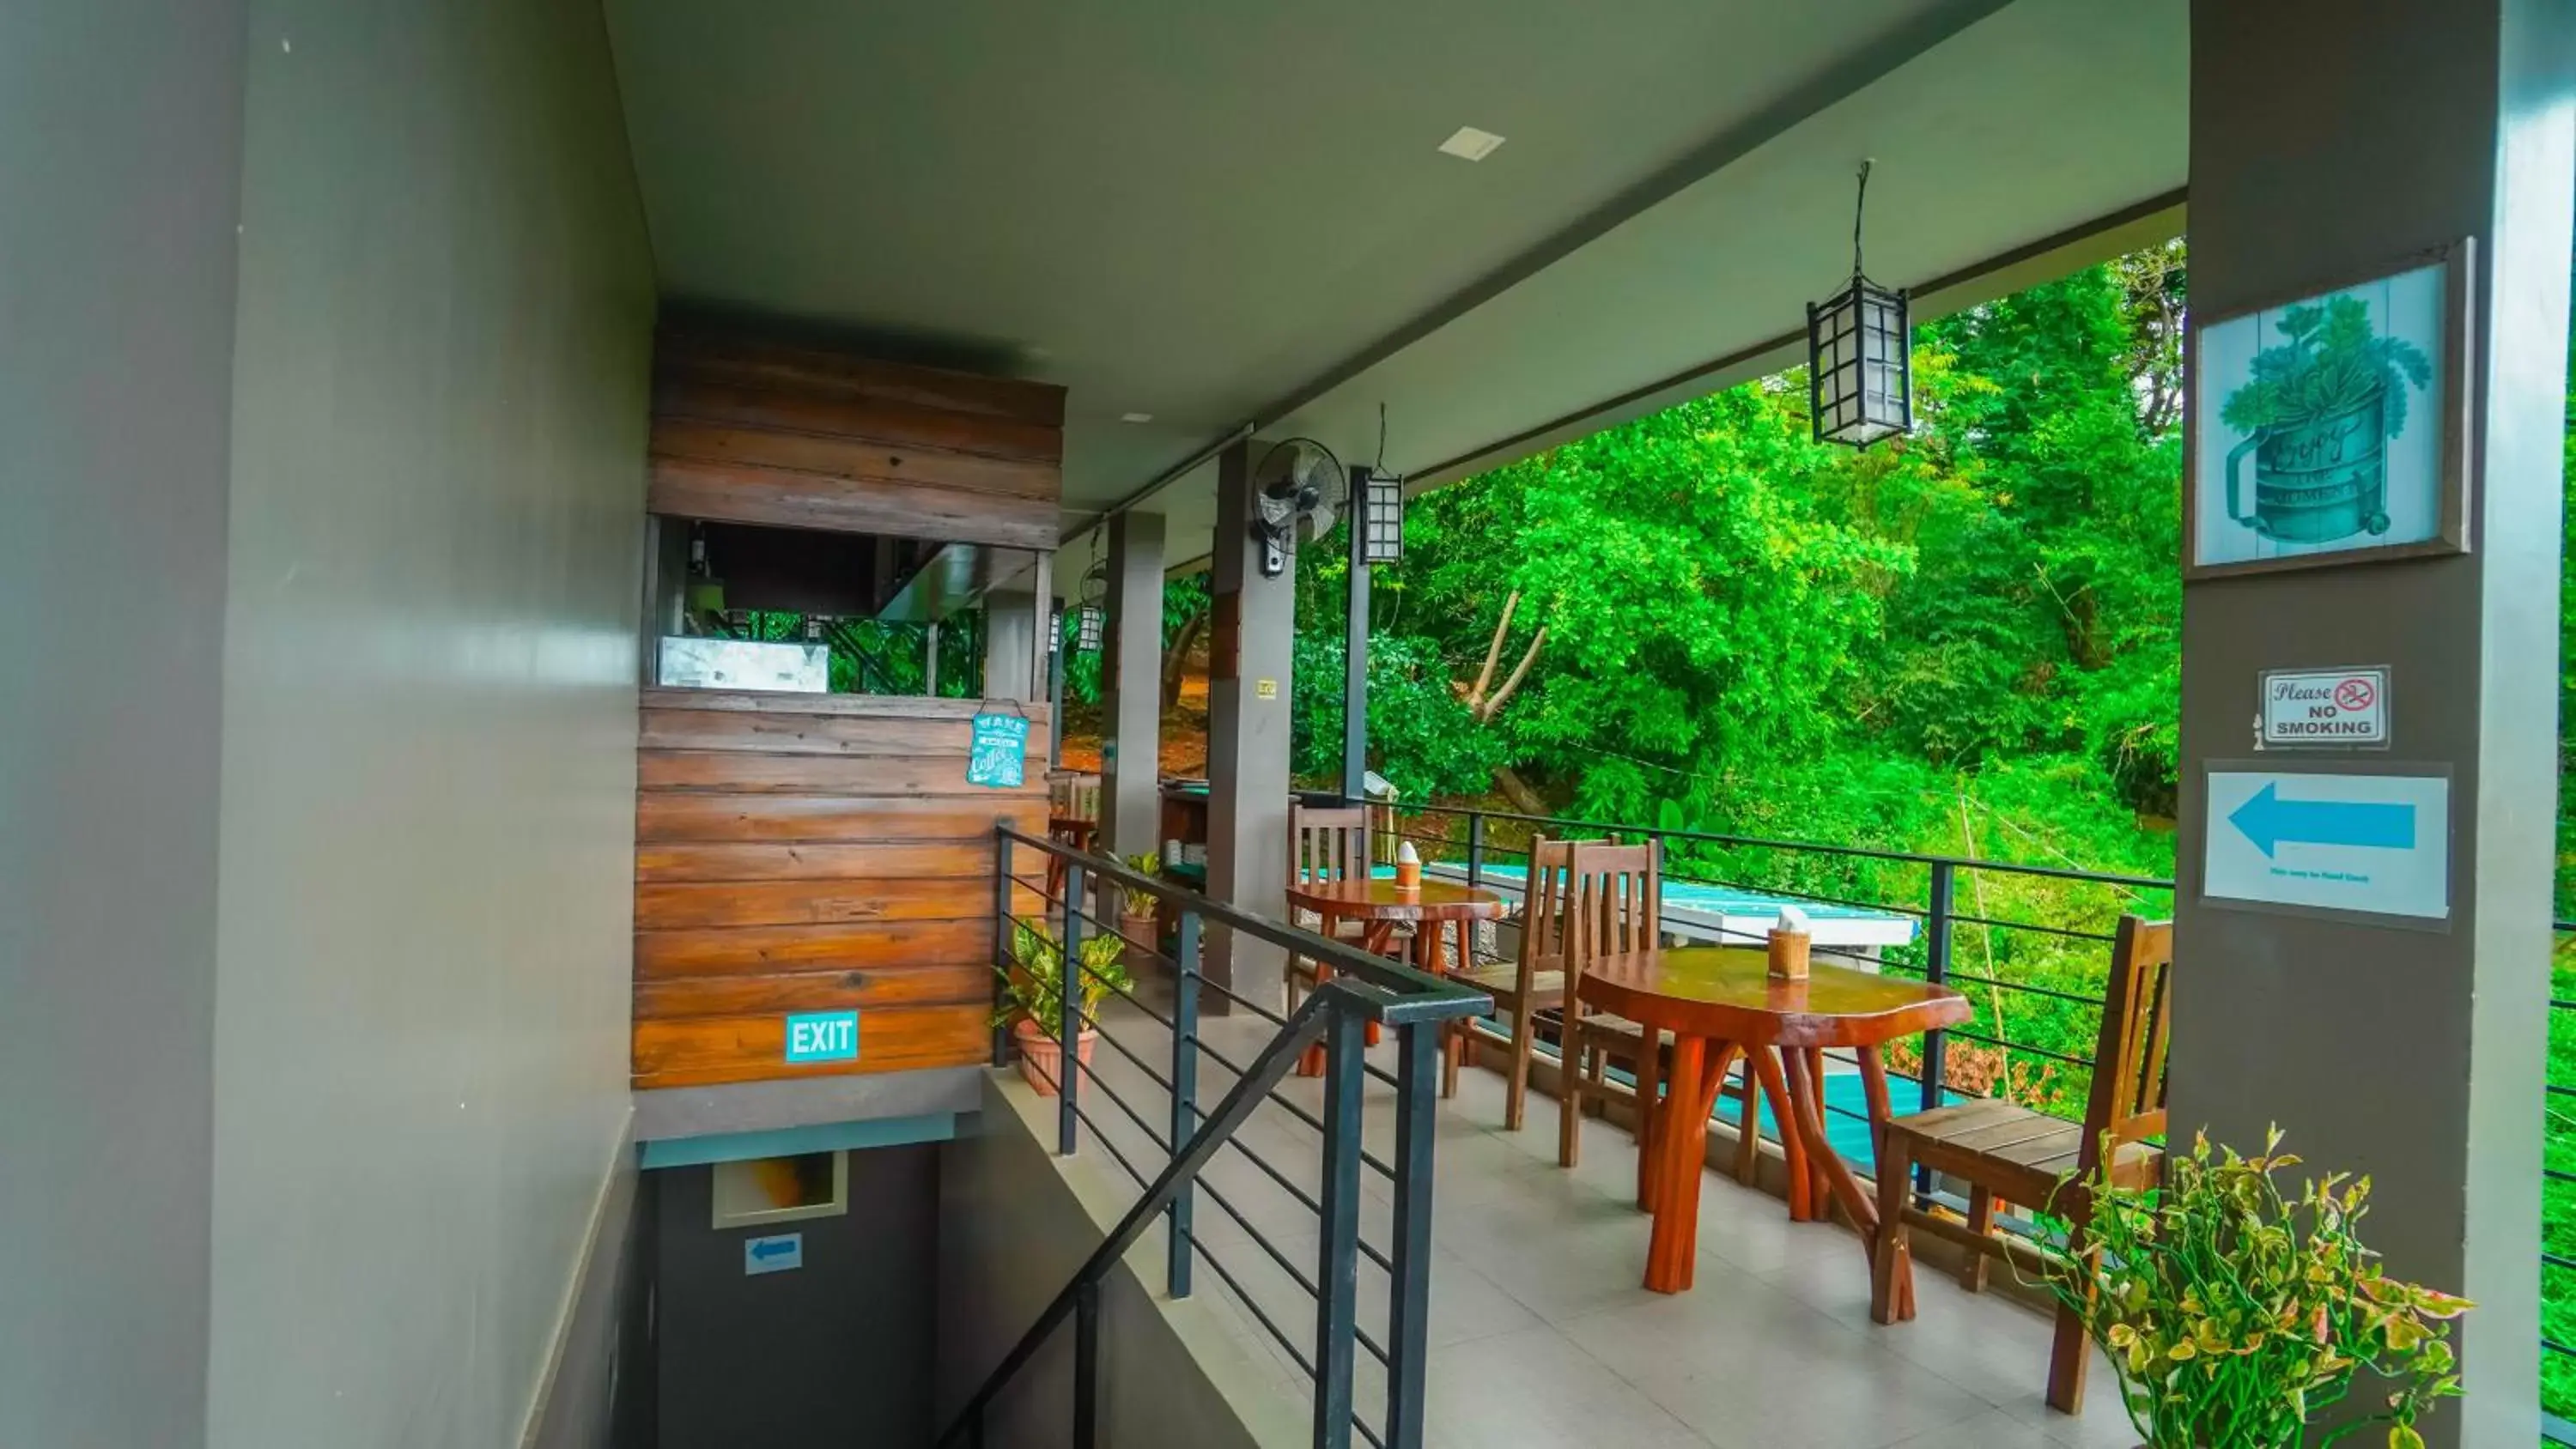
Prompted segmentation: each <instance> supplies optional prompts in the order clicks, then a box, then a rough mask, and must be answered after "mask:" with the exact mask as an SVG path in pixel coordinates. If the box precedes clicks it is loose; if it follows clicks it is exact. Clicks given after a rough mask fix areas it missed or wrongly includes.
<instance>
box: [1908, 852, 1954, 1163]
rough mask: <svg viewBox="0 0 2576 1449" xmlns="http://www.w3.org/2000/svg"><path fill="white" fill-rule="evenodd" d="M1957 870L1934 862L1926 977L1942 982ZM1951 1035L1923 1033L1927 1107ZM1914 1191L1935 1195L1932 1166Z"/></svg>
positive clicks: (1926, 923) (1942, 1078)
mask: <svg viewBox="0 0 2576 1449" xmlns="http://www.w3.org/2000/svg"><path fill="white" fill-rule="evenodd" d="M1957 884H1958V881H1957V872H1956V868H1955V867H1954V866H1953V865H1952V864H1951V862H1949V861H1946V860H1936V861H1934V862H1932V898H1931V901H1930V906H1931V909H1930V910H1928V911H1926V912H1925V913H1924V917H1923V979H1924V980H1925V981H1926V982H1928V983H1929V984H1931V985H1934V986H1939V985H1942V984H1944V983H1945V982H1947V981H1948V980H1949V979H1950V911H1951V895H1952V892H1953V891H1954V890H1955V888H1956V887H1957ZM1948 1039H1949V1035H1948V1033H1946V1032H1944V1031H1943V1030H1942V1029H1941V1028H1939V1027H1937V1026H1936V1027H1934V1028H1932V1029H1931V1030H1930V1031H1927V1032H1925V1033H1923V1084H1922V1085H1923V1110H1924V1111H1926V1112H1929V1111H1931V1110H1932V1109H1933V1108H1935V1107H1938V1106H1940V1105H1941V1091H1942V1085H1943V1083H1944V1082H1946V1081H1947V1080H1948V1074H1947V1072H1946V1071H1945V1070H1944V1067H1943V1062H1942V1055H1943V1053H1942V1048H1943V1045H1944V1043H1946V1042H1947V1041H1948ZM1914 1191H1915V1192H1916V1193H1917V1194H1918V1195H1920V1196H1923V1197H1926V1198H1928V1197H1930V1196H1931V1195H1932V1169H1930V1168H1928V1167H1919V1168H1916V1169H1915V1171H1914Z"/></svg>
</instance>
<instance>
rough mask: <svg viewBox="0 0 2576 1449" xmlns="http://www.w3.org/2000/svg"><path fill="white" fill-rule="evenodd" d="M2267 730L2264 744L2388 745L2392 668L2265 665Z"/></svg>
mask: <svg viewBox="0 0 2576 1449" xmlns="http://www.w3.org/2000/svg"><path fill="white" fill-rule="evenodd" d="M2262 732H2263V743H2264V744H2265V745H2343V746H2354V745H2361V746H2369V745H2380V746H2385V745H2386V744H2387V743H2388V670H2387V668H2386V667H2385V666H2381V665H2372V666H2369V667H2367V668H2358V669H2273V670H2266V671H2265V672H2264V674H2263V714H2262Z"/></svg>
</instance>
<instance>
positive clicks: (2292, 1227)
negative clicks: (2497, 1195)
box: [2049, 1128, 2472, 1449]
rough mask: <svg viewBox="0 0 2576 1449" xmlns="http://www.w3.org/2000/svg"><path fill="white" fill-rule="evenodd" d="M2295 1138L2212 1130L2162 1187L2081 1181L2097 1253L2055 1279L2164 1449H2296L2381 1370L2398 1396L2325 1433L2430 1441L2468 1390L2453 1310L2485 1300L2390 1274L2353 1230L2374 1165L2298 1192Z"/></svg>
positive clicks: (2139, 1421)
mask: <svg viewBox="0 0 2576 1449" xmlns="http://www.w3.org/2000/svg"><path fill="white" fill-rule="evenodd" d="M2280 1144H2281V1133H2280V1131H2279V1129H2277V1128H2275V1129H2274V1130H2273V1131H2272V1133H2271V1135H2270V1136H2269V1138H2267V1139H2266V1141H2265V1143H2264V1152H2263V1155H2262V1156H2259V1157H2250V1158H2249V1157H2240V1156H2238V1155H2237V1154H2236V1152H2235V1151H2233V1150H2232V1149H2227V1150H2221V1151H2220V1152H2218V1153H2217V1154H2216V1155H2214V1156H2213V1154H2212V1150H2211V1148H2210V1145H2209V1140H2208V1139H2207V1138H2206V1137H2200V1138H2197V1139H2195V1140H2194V1142H2193V1143H2192V1149H2191V1152H2190V1153H2189V1154H2188V1155H2186V1156H2177V1157H2174V1158H2173V1159H2171V1160H2170V1161H2169V1162H2168V1163H2167V1165H2166V1172H2167V1181H2166V1184H2165V1185H2164V1186H2163V1187H2156V1188H2144V1189H2129V1188H2121V1187H2117V1186H2114V1185H2113V1184H2112V1183H2111V1182H2110V1181H2109V1179H2108V1177H2107V1176H2106V1175H2099V1174H2097V1175H2096V1177H2094V1178H2093V1179H2092V1180H2089V1181H2087V1182H2084V1183H2083V1184H2081V1186H2082V1188H2083V1189H2084V1190H2085V1191H2086V1192H2087V1193H2089V1194H2090V1196H2091V1199H2092V1204H2093V1211H2092V1217H2091V1221H2090V1225H2089V1227H2088V1229H2087V1231H2088V1233H2089V1235H2090V1240H2091V1243H2092V1245H2093V1246H2094V1247H2096V1248H2098V1249H2099V1250H2100V1254H2099V1257H2098V1258H2097V1259H2095V1260H2093V1261H2091V1262H2090V1263H2087V1262H2085V1261H2080V1260H2061V1261H2059V1262H2057V1263H2055V1264H2054V1265H2053V1266H2052V1268H2051V1271H2050V1278H2049V1286H2050V1288H2051V1290H2052V1291H2054V1292H2055V1293H2056V1295H2057V1298H2058V1301H2059V1302H2061V1303H2063V1304H2065V1305H2067V1306H2068V1307H2069V1308H2071V1309H2072V1310H2073V1311H2074V1312H2075V1313H2076V1314H2077V1316H2079V1317H2080V1318H2081V1319H2082V1320H2083V1322H2084V1328H2085V1331H2086V1332H2087V1333H2088V1334H2090V1335H2091V1336H2092V1338H2093V1341H2094V1342H2096V1343H2098V1344H2100V1345H2101V1346H2102V1348H2103V1351H2104V1352H2105V1353H2107V1354H2108V1355H2109V1356H2110V1359H2111V1365H2112V1367H2113V1369H2114V1370H2116V1371H2117V1372H2118V1374H2119V1377H2120V1391H2121V1401H2122V1403H2123V1404H2124V1405H2125V1406H2126V1407H2127V1409H2128V1411H2129V1418H2130V1421H2131V1422H2132V1423H2133V1424H2135V1425H2136V1426H2137V1429H2138V1431H2139V1432H2140V1433H2142V1434H2144V1435H2146V1436H2147V1445H2148V1446H2149V1449H2196V1446H2208V1449H2293V1446H2296V1445H2298V1444H2299V1443H2300V1442H2302V1436H2303V1434H2304V1433H2305V1430H2306V1426H2307V1424H2308V1422H2309V1420H2310V1418H2311V1417H2312V1416H2314V1415H2315V1414H2316V1413H2317V1412H2318V1411H2319V1410H2321V1409H2324V1408H2326V1407H2327V1406H2329V1405H2331V1404H2334V1403H2336V1402H2338V1401H2340V1400H2341V1399H2342V1398H2343V1397H2344V1394H2345V1392H2346V1391H2347V1390H2348V1389H2349V1388H2350V1387H2351V1385H2352V1381H2353V1378H2354V1376H2355V1375H2356V1374H2357V1373H2358V1372H2359V1371H2360V1370H2362V1369H2365V1368H2366V1369H2368V1370H2369V1371H2370V1372H2371V1374H2372V1375H2373V1376H2374V1377H2376V1378H2378V1379H2380V1380H2382V1381H2384V1382H2386V1383H2387V1384H2389V1385H2391V1386H2392V1388H2393V1392H2391V1393H2390V1394H2389V1395H2388V1400H2387V1407H2386V1408H2385V1409H2382V1410H2379V1411H2377V1412H2375V1413H2372V1414H2370V1415H2368V1416H2366V1417H2363V1418H2360V1419H2358V1420H2355V1421H2353V1422H2350V1423H2346V1424H2343V1425H2341V1426H2340V1427H2338V1428H2336V1429H2334V1430H2333V1431H2331V1432H2330V1433H2328V1434H2327V1435H2326V1437H2325V1438H2324V1439H2323V1440H2322V1441H2321V1442H2322V1443H2325V1444H2333V1443H2335V1442H2337V1441H2339V1440H2342V1439H2344V1438H2346V1437H2347V1436H2350V1435H2352V1434H2356V1433H2359V1432H2361V1431H2363V1430H2364V1429H2368V1428H2372V1427H2374V1426H2382V1425H2384V1426H2385V1427H2386V1429H2387V1436H2388V1438H2387V1442H2388V1446H2389V1449H2421V1446H2422V1445H2423V1443H2424V1439H2423V1436H2422V1435H2421V1434H2419V1433H2417V1432H2416V1430H2415V1421H2416V1420H2417V1419H2418V1418H2420V1417H2422V1415H2423V1414H2424V1412H2425V1411H2426V1410H2427V1409H2429V1408H2430V1407H2431V1406H2432V1405H2433V1404H2434V1402H2435V1401H2437V1400H2440V1399H2443V1398H2448V1397H2451V1396H2453V1395H2456V1394H2458V1393H2459V1392H2460V1380H2459V1376H2458V1374H2457V1372H2456V1363H2455V1360H2454V1358H2453V1355H2452V1352H2451V1345H2450V1341H2449V1339H2450V1327H2449V1322H2448V1321H2449V1320H2451V1319H2456V1318H2458V1317H2459V1316H2460V1315H2461V1314H2462V1313H2464V1312H2466V1311H2467V1310H2468V1309H2469V1308H2470V1307H2471V1306H2472V1305H2471V1304H2470V1303H2469V1301H2468V1300H2467V1299H2464V1298H2455V1297H2452V1296H2451V1295H2449V1294H2446V1293H2438V1292H2435V1291H2434V1290H2432V1289H2430V1288H2426V1287H2423V1286H2421V1285H2419V1284H2414V1283H2402V1282H2398V1281H2396V1280H2394V1279H2391V1278H2389V1277H2387V1276H2386V1275H2385V1274H2384V1273H2383V1272H2382V1271H2381V1269H2380V1265H2379V1255H2378V1254H2376V1253H2373V1252H2372V1251H2370V1250H2369V1249H2368V1248H2365V1247H2363V1246H2362V1244H2361V1240H2360V1238H2359V1237H2358V1236H2357V1235H2356V1231H2355V1230H2356V1227H2357V1225H2358V1224H2359V1223H2360V1221H2361V1219H2362V1217H2363V1216H2364V1215H2365V1214H2367V1212H2368V1211H2369V1199H2370V1179H2368V1178H2367V1177H2362V1178H2354V1177H2351V1176H2349V1175H2347V1174H2343V1173H2336V1174H2331V1175H2329V1176H2327V1177H2325V1178H2323V1179H2322V1180H2311V1181H2308V1182H2306V1183H2304V1184H2303V1185H2302V1186H2301V1188H2300V1190H2299V1195H2298V1196H2297V1197H2296V1198H2290V1197H2286V1196H2284V1195H2283V1193H2282V1191H2281V1189H2280V1186H2279V1184H2278V1183H2277V1182H2275V1180H2274V1174H2276V1173H2278V1172H2280V1171H2282V1170H2284V1169H2286V1168H2290V1167H2295V1166H2297V1165H2298V1162H2299V1159H2298V1158H2296V1157H2292V1156H2287V1155H2283V1154H2281V1153H2280V1152H2279V1147H2280ZM2071 1184H2072V1180H2071V1179H2070V1185H2071ZM2052 1226H2055V1227H2057V1228H2060V1229H2061V1230H2062V1229H2063V1227H2064V1224H2063V1223H2056V1224H2053V1225H2052Z"/></svg>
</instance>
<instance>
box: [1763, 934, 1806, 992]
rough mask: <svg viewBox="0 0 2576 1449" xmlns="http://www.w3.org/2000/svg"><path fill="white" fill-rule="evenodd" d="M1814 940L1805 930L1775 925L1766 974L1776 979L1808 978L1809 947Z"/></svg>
mask: <svg viewBox="0 0 2576 1449" xmlns="http://www.w3.org/2000/svg"><path fill="white" fill-rule="evenodd" d="M1814 941H1815V938H1814V937H1812V936H1810V935H1808V934H1807V933H1806V932H1804V931H1792V930H1787V929H1784V928H1781V927H1777V926H1775V927H1773V928H1772V930H1771V954H1770V961H1769V964H1768V966H1767V968H1766V974H1768V975H1769V976H1770V978H1771V979H1772V980H1774V981H1804V980H1806V979H1807V953H1808V947H1809V946H1811V945H1812V944H1813V943H1814Z"/></svg>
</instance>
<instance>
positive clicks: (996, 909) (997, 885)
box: [993, 820, 1011, 1067]
mask: <svg viewBox="0 0 2576 1449" xmlns="http://www.w3.org/2000/svg"><path fill="white" fill-rule="evenodd" d="M1009 823H1010V822H1008V821H1007V820H1005V821H999V822H996V825H995V829H994V831H993V846H994V849H993V971H994V974H995V975H997V976H1007V975H1008V974H1009V972H1010V969H1011V837H1010V836H1008V835H1005V834H1003V833H1002V831H1001V829H1000V827H1001V826H1002V825H1007V824H1009ZM1010 1059H1011V1029H1010V1028H1009V1027H1007V1026H1004V1025H1003V1024H1002V1017H1001V1013H999V1012H996V1013H994V1015H993V1065H995V1066H997V1067H998V1066H1001V1065H1003V1064H1005V1063H1007V1062H1008V1061H1010Z"/></svg>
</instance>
